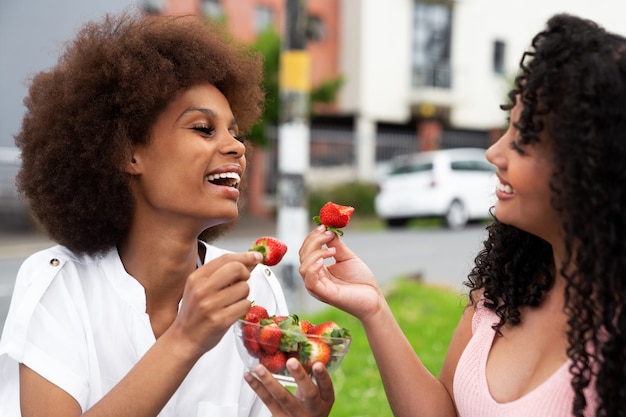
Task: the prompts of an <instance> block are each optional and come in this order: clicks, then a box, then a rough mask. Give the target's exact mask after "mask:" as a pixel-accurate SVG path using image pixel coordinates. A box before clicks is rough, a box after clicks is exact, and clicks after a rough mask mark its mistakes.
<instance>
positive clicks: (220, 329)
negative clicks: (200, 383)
mask: <svg viewBox="0 0 626 417" xmlns="http://www.w3.org/2000/svg"><path fill="white" fill-rule="evenodd" d="M260 260H261V255H260V254H258V253H256V252H249V253H243V254H228V255H224V256H222V257H220V258H217V259H215V260H213V261H211V262H209V263H207V264H206V265H204V266H202V267H201V268H198V269H197V270H196V271H195V272H194V273H192V274H191V275H190V276H189V277H188V278H187V281H186V284H185V290H184V293H183V302H182V304H181V309H180V311H179V313H178V315H177V317H176V319H175V320H174V322H173V323H172V325H171V326H170V327H169V328H168V329H167V330H166V331H165V332H164V333H163V334H162V335H161V337H159V338H158V339H157V341H156V342H155V344H154V345H153V346H152V347H151V348H150V349H149V350H148V352H146V354H145V355H144V356H143V357H142V358H141V359H140V360H139V362H137V364H136V365H135V366H134V367H133V368H132V369H131V370H130V372H129V373H128V374H127V375H126V376H125V377H124V378H123V379H122V380H121V381H120V382H119V383H118V384H117V385H116V386H115V387H114V388H113V389H112V390H111V391H110V392H109V393H107V394H106V395H105V396H104V397H103V398H102V399H101V400H100V401H99V402H97V403H96V404H95V405H94V406H93V407H91V408H90V409H89V410H81V408H80V406H79V404H78V402H77V401H76V400H75V399H74V398H73V397H72V396H70V394H68V393H67V392H65V391H64V390H62V389H61V388H60V387H58V386H56V385H54V384H53V383H52V382H50V381H48V380H46V379H45V378H43V377H42V376H41V375H39V374H38V373H36V372H34V371H33V370H32V369H30V368H28V367H27V366H25V365H20V398H21V409H22V416H23V417H35V416H42V415H45V416H47V417H57V416H58V417H61V416H63V417H75V416H79V415H85V416H115V417H124V416H129V417H130V416H132V417H153V416H156V415H157V414H158V413H159V412H160V411H161V409H162V408H163V407H164V406H165V404H166V403H167V401H169V399H170V398H171V396H172V395H173V394H174V392H175V391H176V389H178V387H179V386H180V384H181V383H182V381H183V379H184V378H185V376H186V375H187V374H188V372H189V371H190V370H191V368H192V367H193V366H194V364H195V363H196V361H197V360H198V359H199V358H200V356H202V355H203V354H204V353H205V352H207V351H208V350H210V349H212V348H213V347H214V346H215V345H217V343H219V341H220V340H221V338H222V336H223V335H224V333H225V332H226V331H227V330H228V329H229V327H230V325H232V323H234V322H235V321H236V320H237V319H238V318H239V317H242V316H243V315H244V314H245V313H246V312H247V311H248V309H249V308H250V302H249V301H248V300H247V299H246V297H247V296H248V293H249V287H248V284H247V282H246V280H247V279H248V278H249V277H250V271H251V270H252V269H253V268H254V267H255V266H256V265H257V264H258V262H259V261H260ZM207 377H209V376H207ZM81 412H82V413H84V414H81Z"/></svg>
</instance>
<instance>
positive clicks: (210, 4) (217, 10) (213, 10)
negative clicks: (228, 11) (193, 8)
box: [200, 0, 224, 19]
mask: <svg viewBox="0 0 626 417" xmlns="http://www.w3.org/2000/svg"><path fill="white" fill-rule="evenodd" d="M200 7H201V9H202V14H203V15H205V16H209V17H212V18H213V19H218V18H220V17H222V15H223V14H224V12H223V11H222V6H221V4H220V0H201V1H200Z"/></svg>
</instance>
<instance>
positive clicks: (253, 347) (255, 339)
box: [241, 323, 261, 358]
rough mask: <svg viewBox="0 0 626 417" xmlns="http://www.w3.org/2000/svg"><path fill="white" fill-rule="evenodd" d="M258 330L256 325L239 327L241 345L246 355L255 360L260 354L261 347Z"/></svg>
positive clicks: (245, 324)
mask: <svg viewBox="0 0 626 417" xmlns="http://www.w3.org/2000/svg"><path fill="white" fill-rule="evenodd" d="M260 330H261V328H260V327H259V325H258V324H256V323H255V324H250V323H243V324H242V326H241V338H242V340H243V345H244V346H245V347H246V349H247V350H248V353H249V354H250V355H251V356H254V357H255V358H258V357H259V354H260V353H261V345H260V344H259V337H260Z"/></svg>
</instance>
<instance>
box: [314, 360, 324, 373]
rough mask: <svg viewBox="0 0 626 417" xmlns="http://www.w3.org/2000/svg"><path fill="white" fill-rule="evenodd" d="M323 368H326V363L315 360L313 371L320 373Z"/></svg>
mask: <svg viewBox="0 0 626 417" xmlns="http://www.w3.org/2000/svg"><path fill="white" fill-rule="evenodd" d="M323 370H324V365H322V364H321V363H320V362H315V363H314V364H313V372H314V373H316V374H317V375H320V374H321V373H322V371H323Z"/></svg>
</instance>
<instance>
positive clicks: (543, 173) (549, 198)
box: [300, 14, 626, 417]
mask: <svg viewBox="0 0 626 417" xmlns="http://www.w3.org/2000/svg"><path fill="white" fill-rule="evenodd" d="M520 66H521V72H520V74H519V76H518V77H517V78H516V81H515V86H514V89H513V90H512V91H511V93H510V94H509V98H510V104H508V105H506V106H504V110H507V111H509V112H510V113H509V114H510V123H509V127H508V130H507V131H506V132H505V133H504V135H503V136H502V137H501V138H500V139H499V140H498V141H497V142H496V143H495V144H493V145H492V146H491V147H490V148H489V149H488V150H487V158H488V160H489V161H490V162H491V163H493V164H494V165H495V167H496V173H497V177H498V180H499V183H498V185H497V187H496V190H495V193H496V196H497V201H496V203H495V207H494V208H493V209H494V211H493V215H494V221H493V223H492V224H490V225H489V226H488V227H487V229H488V232H489V233H488V236H487V238H486V240H485V242H484V248H483V249H482V250H481V251H480V252H479V254H478V255H477V257H476V259H475V266H474V267H473V269H472V270H471V272H470V274H469V279H468V281H467V285H468V287H469V296H468V305H467V307H466V308H465V310H464V312H463V315H462V318H461V319H460V322H459V324H458V327H457V330H456V331H455V333H454V336H453V337H452V341H451V343H450V346H449V349H448V352H447V356H446V359H445V362H444V365H443V368H442V371H441V374H440V375H439V377H435V376H433V375H432V374H431V373H430V372H429V371H428V370H427V369H426V368H425V367H424V366H423V365H422V363H421V362H420V360H419V358H418V356H417V355H415V353H414V352H413V350H412V348H411V345H410V344H409V342H408V340H407V338H406V337H405V336H404V335H403V333H402V330H401V329H400V327H399V326H398V324H397V323H396V321H395V320H394V317H393V314H392V312H391V311H390V309H389V306H388V304H387V303H386V301H385V298H384V295H383V293H382V291H381V290H380V289H379V288H378V287H377V285H376V280H375V277H374V276H373V274H372V272H371V271H370V270H369V268H368V267H367V266H366V265H365V264H364V263H363V262H362V261H361V260H359V258H358V257H357V256H356V255H355V254H354V253H353V252H352V251H351V250H350V249H349V248H348V247H347V246H346V245H345V244H344V243H343V242H342V241H341V240H340V239H339V238H337V237H336V236H335V235H334V234H332V233H328V232H326V231H325V230H324V229H323V228H318V229H316V230H314V231H312V232H311V233H310V234H309V236H307V238H306V240H305V242H304V243H303V245H302V248H301V249H300V257H301V262H302V264H301V267H300V273H301V275H302V276H303V279H304V281H305V285H306V287H307V289H308V290H309V291H310V292H311V293H312V294H314V295H315V296H316V297H317V298H319V299H321V300H323V301H325V302H328V303H330V304H332V305H335V306H337V307H338V308H341V309H343V310H345V311H347V312H349V313H350V314H353V315H354V316H356V317H357V318H358V319H360V321H361V322H362V324H363V326H364V329H365V331H366V333H367V337H368V339H369V342H370V345H371V348H372V351H373V353H374V356H375V358H376V361H377V364H378V368H379V370H380V374H381V377H382V381H383V384H384V386H385V390H386V393H387V396H388V400H389V403H390V405H391V408H392V410H393V413H394V415H395V416H411V417H415V416H437V417H447V416H450V417H452V416H461V417H469V416H472V417H478V416H480V417H491V416H493V417H496V416H498V417H500V416H508V417H516V416H533V417H538V416H545V417H565V416H577V417H580V416H586V417H590V416H598V417H599V416H605V417H624V416H626V239H625V236H626V211H625V210H624V208H625V207H626V169H625V168H624V161H625V160H626V39H625V38H624V37H621V36H618V35H615V34H612V33H607V32H606V31H605V30H604V29H602V28H601V27H599V26H598V25H597V24H595V23H594V22H591V21H589V20H585V19H581V18H578V17H574V16H570V15H563V14H561V15H555V16H553V17H552V18H551V19H550V20H549V21H548V22H547V26H546V27H545V29H544V30H542V31H541V32H540V33H538V34H537V35H536V36H535V37H534V39H533V41H532V48H531V49H530V50H529V51H528V52H527V53H525V54H524V56H523V58H522V61H521V64H520ZM327 258H334V260H335V263H334V264H332V265H325V263H324V261H323V260H324V259H327Z"/></svg>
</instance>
